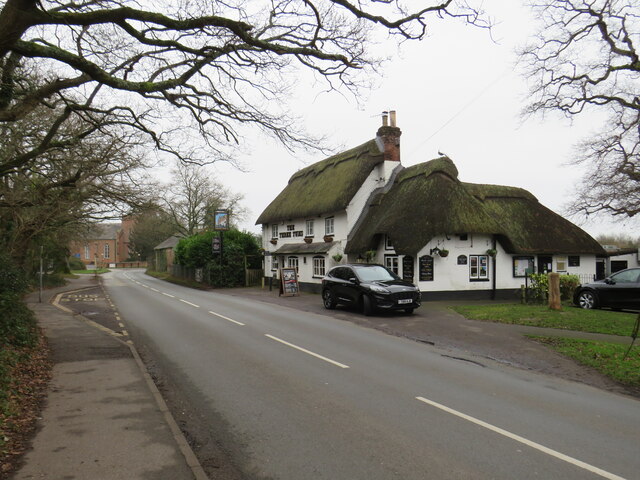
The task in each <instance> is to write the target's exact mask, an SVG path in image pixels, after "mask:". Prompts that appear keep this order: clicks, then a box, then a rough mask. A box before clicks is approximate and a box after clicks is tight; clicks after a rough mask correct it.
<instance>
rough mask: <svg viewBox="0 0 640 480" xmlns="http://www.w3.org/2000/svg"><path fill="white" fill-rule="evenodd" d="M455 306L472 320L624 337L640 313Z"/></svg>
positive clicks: (628, 333)
mask: <svg viewBox="0 0 640 480" xmlns="http://www.w3.org/2000/svg"><path fill="white" fill-rule="evenodd" d="M451 308H452V309H453V310H455V311H456V312H458V313H459V314H461V315H463V316H464V317H466V318H469V319H471V320H482V321H487V322H499V323H507V324H513V325H528V326H533V327H547V328H558V329H563V330H576V331H580V332H590V333H604V334H609V335H622V336H629V335H631V332H632V331H633V326H634V325H635V321H636V316H637V314H635V313H626V312H613V311H610V310H583V309H581V308H576V307H566V306H565V307H564V310H562V311H556V310H550V309H549V308H548V307H547V306H546V305H521V304H498V305H459V306H454V307H451Z"/></svg>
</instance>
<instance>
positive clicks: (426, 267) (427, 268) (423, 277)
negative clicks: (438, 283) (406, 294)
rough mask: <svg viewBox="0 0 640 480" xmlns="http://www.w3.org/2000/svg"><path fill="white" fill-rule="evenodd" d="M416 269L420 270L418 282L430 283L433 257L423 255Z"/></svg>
mask: <svg viewBox="0 0 640 480" xmlns="http://www.w3.org/2000/svg"><path fill="white" fill-rule="evenodd" d="M418 268H419V269H420V281H421V282H432V281H433V257H432V256H430V255H424V256H422V257H420V260H419V262H418Z"/></svg>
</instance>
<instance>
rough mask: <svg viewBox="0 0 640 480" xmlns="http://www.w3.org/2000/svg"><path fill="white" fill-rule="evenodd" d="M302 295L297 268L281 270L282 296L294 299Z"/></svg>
mask: <svg viewBox="0 0 640 480" xmlns="http://www.w3.org/2000/svg"><path fill="white" fill-rule="evenodd" d="M299 293H300V287H299V285H298V275H297V273H296V269H295V268H281V269H280V295H282V296H285V297H292V296H294V295H298V294H299Z"/></svg>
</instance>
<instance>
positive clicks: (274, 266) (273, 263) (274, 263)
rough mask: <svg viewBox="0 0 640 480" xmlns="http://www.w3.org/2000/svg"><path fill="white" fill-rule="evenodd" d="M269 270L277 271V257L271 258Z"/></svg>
mask: <svg viewBox="0 0 640 480" xmlns="http://www.w3.org/2000/svg"><path fill="white" fill-rule="evenodd" d="M271 270H278V257H277V256H276V255H272V256H271Z"/></svg>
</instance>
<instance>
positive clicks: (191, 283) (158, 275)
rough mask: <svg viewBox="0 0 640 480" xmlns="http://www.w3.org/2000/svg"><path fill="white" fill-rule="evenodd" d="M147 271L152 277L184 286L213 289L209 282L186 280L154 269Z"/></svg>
mask: <svg viewBox="0 0 640 480" xmlns="http://www.w3.org/2000/svg"><path fill="white" fill-rule="evenodd" d="M145 273H146V274H147V275H149V276H150V277H154V278H159V279H160V280H164V281H166V282H169V283H174V284H176V285H182V286H183V287H189V288H196V289H198V290H211V288H212V287H211V286H209V285H207V284H204V283H199V282H196V281H194V280H185V279H184V278H178V277H174V276H172V275H170V274H169V273H167V272H154V271H152V270H147V271H146V272H145Z"/></svg>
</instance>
